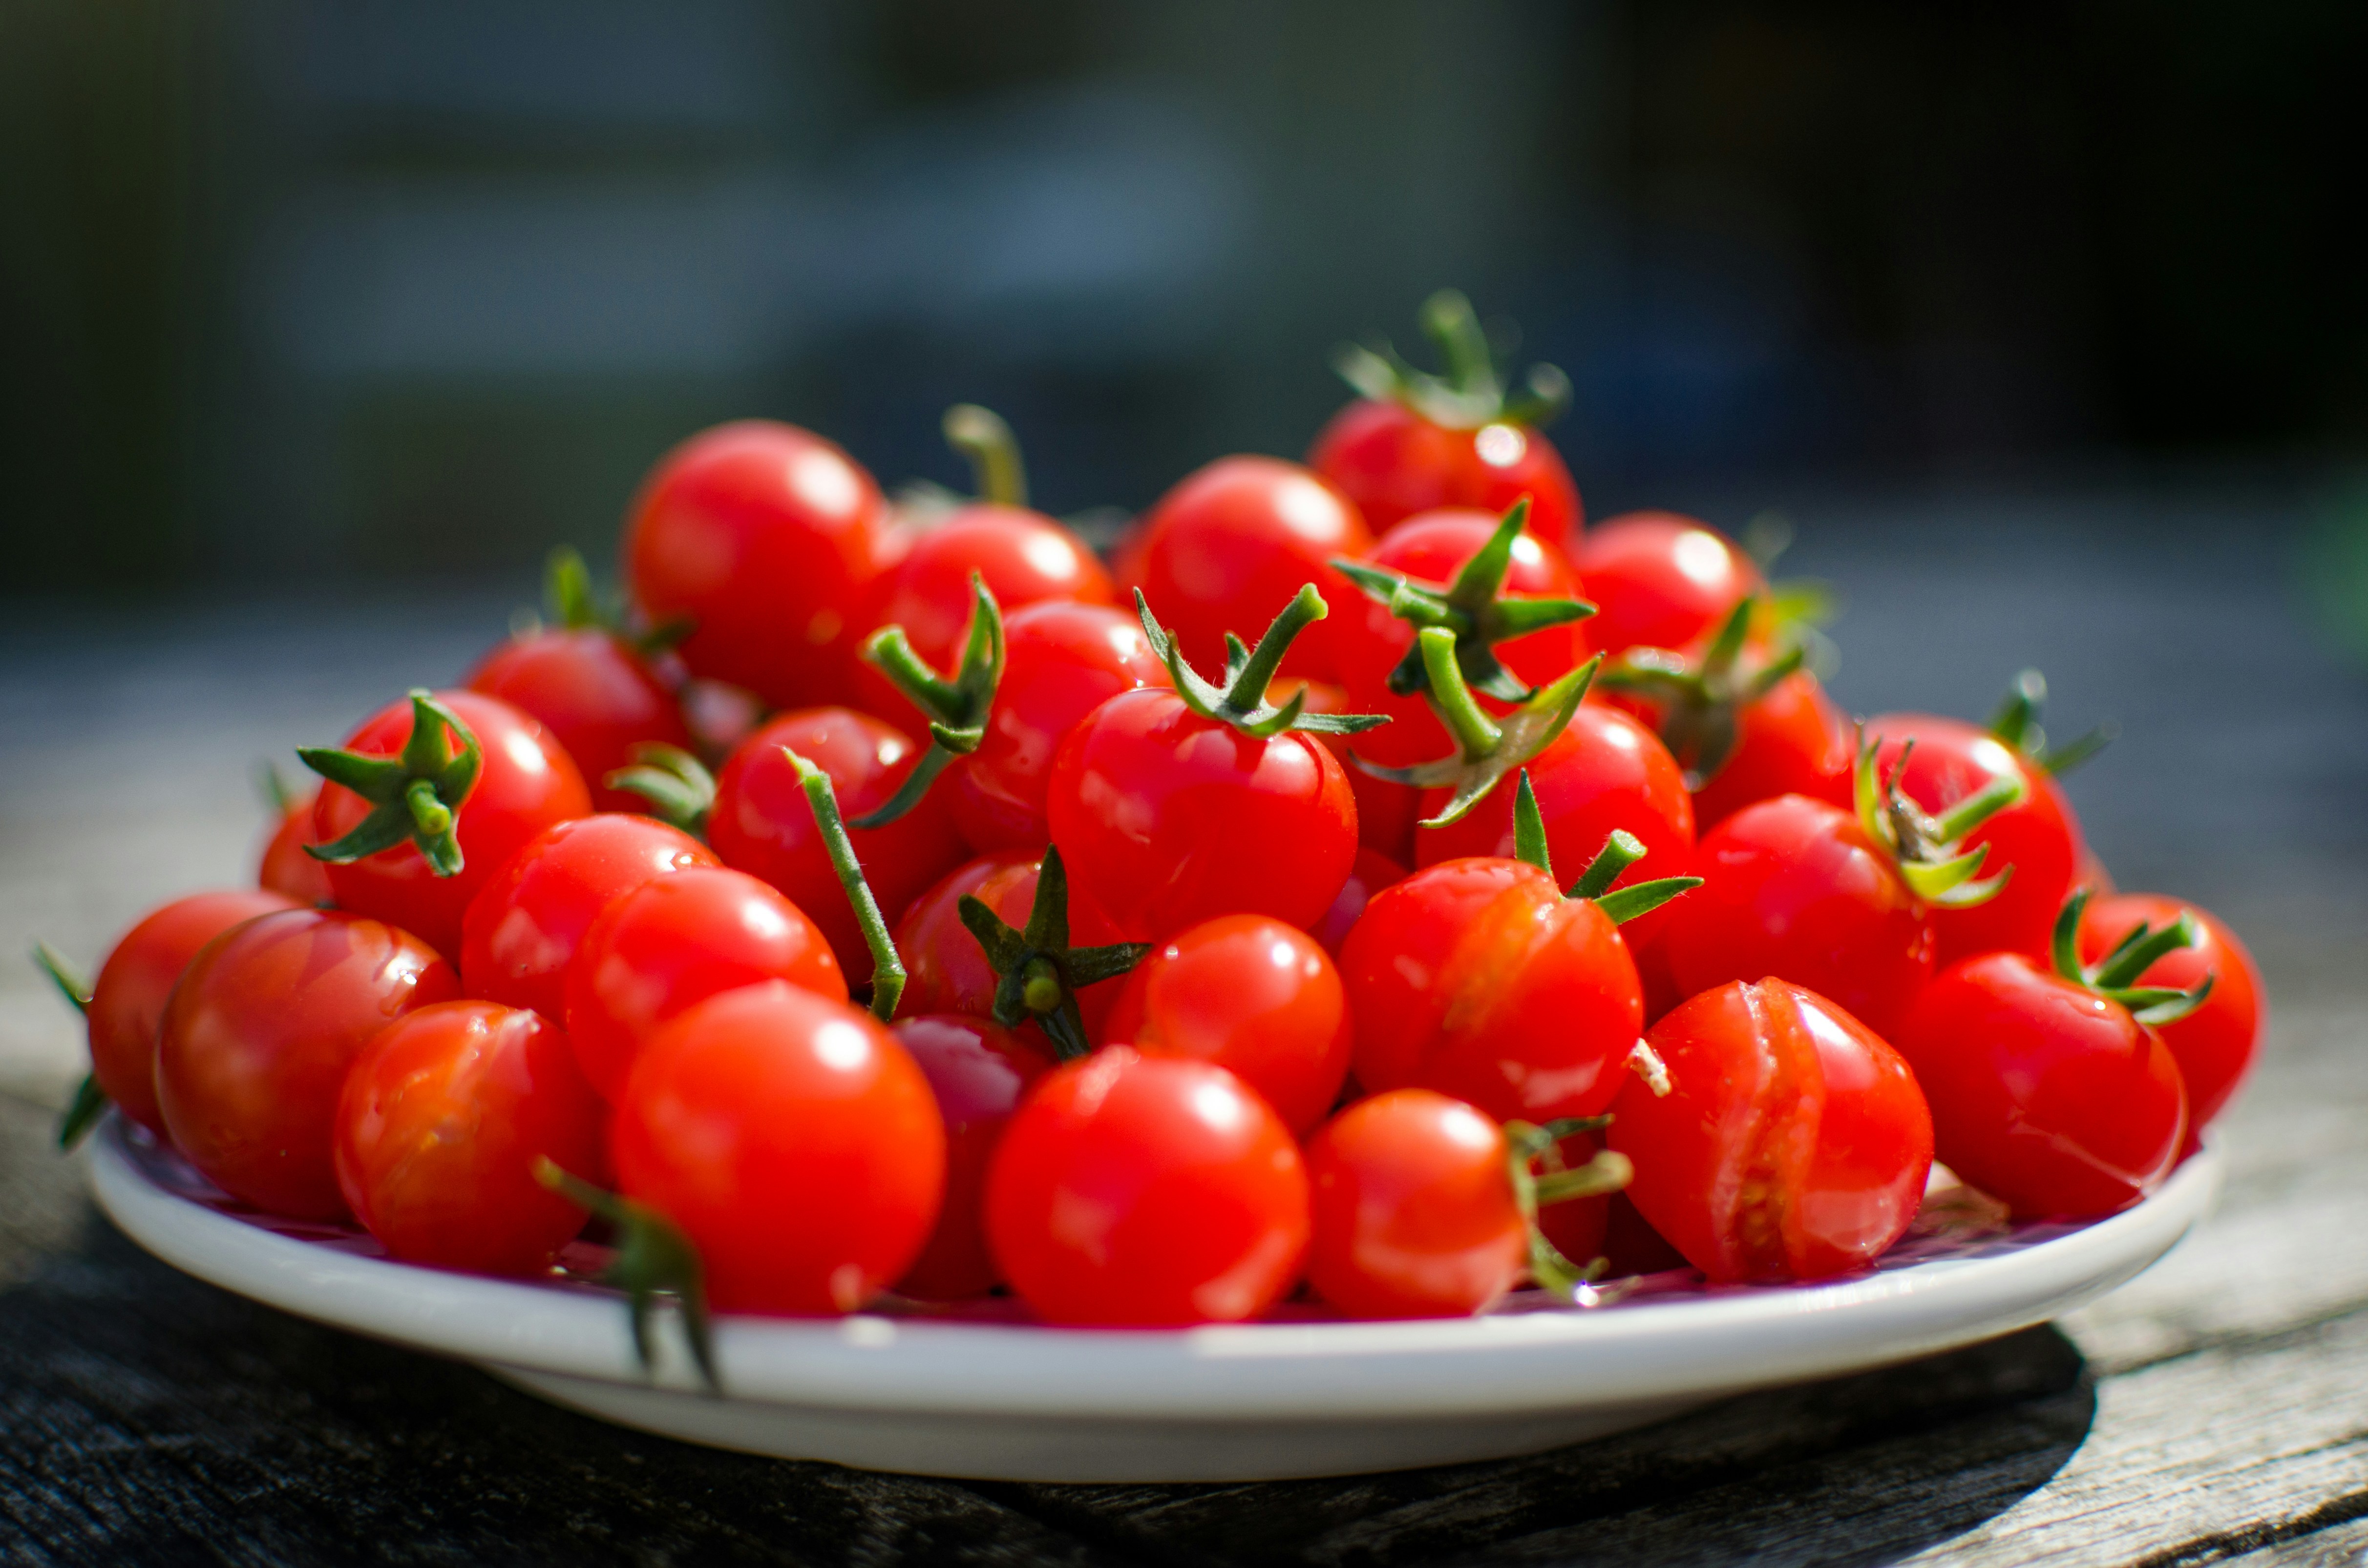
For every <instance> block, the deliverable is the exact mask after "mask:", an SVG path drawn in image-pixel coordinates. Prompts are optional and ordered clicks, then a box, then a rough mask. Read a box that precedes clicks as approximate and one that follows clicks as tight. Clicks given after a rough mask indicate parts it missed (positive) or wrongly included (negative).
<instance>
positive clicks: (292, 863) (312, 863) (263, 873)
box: [255, 790, 336, 904]
mask: <svg viewBox="0 0 2368 1568" xmlns="http://www.w3.org/2000/svg"><path fill="white" fill-rule="evenodd" d="M318 794H319V791H318V790H307V791H306V792H305V793H303V794H302V795H300V796H297V797H296V798H294V799H292V800H290V801H289V802H288V807H287V809H286V810H285V811H283V812H280V814H279V824H278V825H277V826H275V827H274V828H273V829H272V830H271V836H270V837H269V838H268V839H267V840H265V841H264V845H263V854H262V857H261V858H259V859H258V860H257V861H256V867H255V885H256V886H257V887H259V888H262V889H264V890H265V891H267V892H276V893H279V894H280V895H281V896H282V897H285V898H290V899H293V900H295V901H296V902H297V903H311V904H326V903H335V902H336V893H334V892H331V891H330V889H329V869H328V868H327V867H326V866H324V865H323V864H321V862H319V861H318V860H315V859H313V857H311V856H310V855H307V854H305V853H304V846H306V845H308V844H317V843H319V842H320V840H319V839H317V838H315V837H313V801H314V800H315V799H316V798H317V797H318Z"/></svg>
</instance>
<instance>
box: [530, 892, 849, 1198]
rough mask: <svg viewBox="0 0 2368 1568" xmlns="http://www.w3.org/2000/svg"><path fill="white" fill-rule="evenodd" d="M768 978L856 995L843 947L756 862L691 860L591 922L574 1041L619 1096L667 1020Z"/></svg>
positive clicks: (572, 990) (573, 1006)
mask: <svg viewBox="0 0 2368 1568" xmlns="http://www.w3.org/2000/svg"><path fill="white" fill-rule="evenodd" d="M766 980H786V981H788V982H789V983H791V984H792V985H795V986H798V987H800V988H801V989H803V990H806V991H811V992H813V993H814V994H815V995H817V996H826V997H828V998H829V999H830V1000H832V1001H834V1002H844V1001H846V1000H847V975H846V973H845V971H842V970H841V969H840V968H839V967H838V959H837V956H836V955H834V954H833V953H832V952H831V950H830V943H829V942H828V941H827V940H826V939H825V937H823V934H822V931H821V928H820V927H818V926H815V925H814V922H813V921H811V920H809V919H807V918H806V916H805V915H804V913H803V911H801V910H800V909H799V908H798V906H797V905H796V904H794V903H791V902H790V901H789V900H788V899H786V898H783V897H782V896H781V895H780V893H779V892H775V891H774V890H773V889H772V887H771V886H769V885H768V884H767V883H765V882H761V881H757V879H756V878H754V877H752V876H750V875H748V874H747V873H746V871H734V870H730V869H725V868H723V867H721V866H713V867H711V866H691V867H688V868H686V869H682V870H678V871H674V872H671V873H669V874H667V875H666V876H662V877H657V878H655V879H653V880H652V881H647V882H644V883H643V884H642V886H640V887H639V888H636V889H634V890H633V891H632V892H628V893H626V894H625V895H624V896H622V897H620V898H618V899H615V900H613V901H612V902H611V903H609V906H608V907H607V908H605V909H603V910H602V911H601V912H600V915H599V917H598V919H596V920H594V921H593V922H592V924H591V926H589V927H588V928H586V931H585V933H584V937H583V940H582V941H581V942H580V943H578V944H577V946H576V949H575V960H573V961H572V962H570V963H569V964H568V966H567V977H566V983H565V986H564V991H565V994H566V999H567V1008H566V1012H567V1039H568V1043H569V1044H571V1045H572V1046H574V1047H575V1061H576V1064H577V1065H578V1066H580V1067H581V1068H582V1069H583V1070H584V1075H585V1077H586V1078H587V1079H588V1080H590V1082H591V1085H592V1086H593V1088H595V1089H596V1090H598V1092H599V1093H600V1094H601V1096H603V1097H605V1098H608V1099H611V1100H613V1099H615V1098H616V1097H617V1096H619V1095H620V1094H621V1093H623V1091H624V1087H625V1078H626V1075H627V1074H629V1073H630V1072H632V1065H633V1059H634V1057H636V1056H637V1055H639V1054H640V1052H641V1049H642V1046H643V1042H645V1041H646V1040H648V1039H649V1038H650V1037H651V1036H652V1035H654V1034H655V1033H656V1032H657V1031H658V1029H659V1028H661V1027H662V1026H663V1025H665V1024H666V1023H669V1022H671V1021H672V1020H673V1019H674V1018H676V1017H679V1016H680V1015H681V1014H682V1013H684V1012H686V1011H688V1010H689V1008H691V1007H692V1006H696V1005H697V1004H699V1003H701V1002H704V1001H706V1000H707V999H708V998H709V997H710V996H713V995H716V994H720V993H722V992H725V991H733V990H736V989H738V988H739V987H741V986H743V985H754V984H757V983H758V982H760V981H766ZM562 1163H563V1164H564V1162H562ZM569 1168H570V1169H574V1168H575V1167H572V1166H571V1167H569Z"/></svg>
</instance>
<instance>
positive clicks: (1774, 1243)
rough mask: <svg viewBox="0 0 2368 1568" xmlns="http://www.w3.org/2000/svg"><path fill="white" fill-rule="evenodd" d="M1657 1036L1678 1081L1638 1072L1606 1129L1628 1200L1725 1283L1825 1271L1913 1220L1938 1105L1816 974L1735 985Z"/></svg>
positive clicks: (1841, 1267)
mask: <svg viewBox="0 0 2368 1568" xmlns="http://www.w3.org/2000/svg"><path fill="white" fill-rule="evenodd" d="M1646 1040H1647V1041H1648V1042H1649V1043H1650V1044H1651V1046H1652V1048H1653V1050H1654V1051H1656V1052H1657V1053H1658V1054H1659V1056H1660V1058H1661V1061H1662V1062H1663V1063H1664V1064H1665V1065H1666V1066H1667V1067H1668V1079H1669V1085H1670V1088H1669V1092H1668V1094H1667V1095H1656V1094H1654V1093H1653V1092H1652V1088H1651V1086H1650V1085H1647V1084H1646V1083H1645V1081H1644V1080H1643V1079H1642V1078H1638V1077H1634V1076H1632V1077H1631V1078H1630V1080H1629V1082H1628V1083H1627V1085H1625V1086H1624V1087H1623V1088H1622V1090H1621V1093H1620V1098H1619V1100H1618V1101H1617V1102H1616V1104H1615V1105H1614V1106H1613V1108H1612V1122H1611V1130H1610V1132H1609V1133H1608V1135H1607V1136H1608V1137H1609V1140H1610V1142H1611V1147H1612V1148H1613V1149H1615V1150H1617V1151H1618V1152H1619V1153H1622V1154H1625V1155H1627V1156H1628V1158H1629V1160H1630V1161H1631V1162H1632V1163H1633V1164H1634V1166H1635V1176H1634V1178H1633V1179H1632V1180H1631V1181H1630V1183H1629V1186H1628V1188H1627V1196H1628V1198H1629V1199H1630V1201H1632V1202H1633V1203H1634V1205H1635V1206H1636V1209H1637V1210H1638V1212H1640V1213H1642V1214H1643V1215H1644V1217H1645V1219H1646V1220H1648V1221H1651V1222H1652V1228H1653V1229H1654V1230H1655V1231H1656V1232H1658V1233H1660V1234H1661V1235H1663V1236H1665V1237H1667V1238H1668V1240H1669V1241H1670V1242H1671V1243H1672V1244H1675V1245H1676V1247H1677V1249H1678V1250H1679V1252H1681V1253H1683V1254H1684V1255H1685V1257H1686V1260H1687V1261H1688V1262H1690V1263H1691V1264H1692V1265H1693V1266H1694V1267H1696V1268H1699V1269H1701V1270H1702V1272H1703V1273H1704V1274H1706V1275H1708V1276H1709V1277H1710V1278H1712V1279H1713V1281H1719V1282H1725V1281H1732V1280H1744V1279H1820V1278H1826V1277H1827V1276H1829V1275H1835V1274H1846V1273H1849V1272H1850V1270H1852V1269H1855V1268H1861V1267H1865V1266H1866V1265H1867V1264H1869V1263H1872V1262H1873V1260H1874V1259H1875V1258H1877V1257H1880V1256H1882V1255H1883V1254H1884V1251H1886V1250H1887V1249H1888V1248H1889V1247H1890V1246H1891V1244H1893V1243H1894V1242H1896V1241H1897V1240H1898V1239H1899V1238H1900V1237H1901V1236H1902V1235H1905V1234H1906V1233H1907V1226H1908V1224H1909V1222H1910V1221H1913V1220H1914V1219H1915V1218H1916V1210H1917V1208H1918V1206H1919V1205H1920V1204H1921V1203H1922V1202H1923V1200H1924V1179H1925V1176H1926V1175H1927V1174H1928V1173H1929V1172H1930V1169H1931V1165H1932V1123H1933V1115H1934V1110H1933V1109H1932V1108H1928V1107H1927V1106H1926V1104H1925V1097H1924V1092H1923V1091H1922V1090H1920V1089H1919V1088H1918V1074H1913V1073H1910V1072H1909V1071H1908V1067H1907V1062H1903V1061H1902V1060H1901V1059H1900V1054H1899V1052H1897V1051H1894V1050H1893V1049H1892V1048H1891V1047H1890V1046H1889V1045H1888V1044H1887V1043H1885V1042H1884V1040H1882V1039H1881V1038H1880V1037H1879V1036H1877V1035H1876V1034H1875V1033H1874V1032H1873V1030H1872V1029H1869V1028H1867V1027H1866V1026H1865V1025H1864V1024H1862V1023H1861V1022H1860V1021H1859V1020H1858V1019H1856V1018H1854V1017H1851V1016H1850V1014H1849V1013H1848V1012H1847V1011H1845V1010H1844V1009H1843V1008H1840V1007H1838V1006H1835V1005H1834V1004H1833V1003H1832V1002H1830V1001H1827V999H1826V998H1825V997H1822V996H1820V995H1818V994H1816V992H1814V991H1811V990H1808V989H1807V988H1805V987H1803V986H1799V985H1793V984H1790V983H1786V982H1784V981H1781V980H1765V981H1760V982H1758V983H1745V982H1736V983H1731V984H1726V985H1722V986H1720V987H1719V988H1717V989H1716V990H1713V991H1706V992H1704V993H1702V994H1700V995H1698V996H1695V997H1693V998H1692V999H1691V1001H1688V1002H1686V1003H1685V1004H1684V1005H1683V1006H1679V1008H1678V1009H1677V1010H1676V1011H1674V1012H1672V1013H1671V1014H1669V1016H1668V1017H1665V1018H1663V1019H1662V1020H1661V1021H1660V1022H1659V1023H1657V1024H1655V1025H1654V1026H1653V1030H1652V1033H1651V1034H1650V1035H1648V1036H1646ZM1927 1087H1930V1085H1927ZM1933 1093H1934V1096H1935V1098H1936V1099H1938V1098H1939V1097H1940V1093H1941V1092H1940V1091H1939V1090H1938V1089H1934V1090H1933ZM1942 1157H1943V1158H1946V1155H1945V1154H1944V1155H1943V1156H1942Z"/></svg>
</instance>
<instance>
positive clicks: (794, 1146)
mask: <svg viewBox="0 0 2368 1568" xmlns="http://www.w3.org/2000/svg"><path fill="white" fill-rule="evenodd" d="M609 1156H610V1160H611V1162H612V1165H613V1167H614V1169H615V1171H616V1175H617V1185H618V1188H619V1190H620V1191H621V1192H622V1193H623V1194H624V1195H625V1196H626V1197H627V1198H630V1199H633V1200H634V1201H635V1202H638V1203H642V1204H645V1205H647V1206H648V1207H650V1208H652V1209H655V1210H657V1211H658V1212H659V1213H661V1214H663V1215H665V1216H666V1218H667V1219H668V1220H670V1221H673V1222H674V1223H675V1224H676V1225H677V1226H678V1227H680V1229H681V1230H682V1231H683V1232H684V1233H685V1234H687V1235H688V1236H689V1238H690V1241H691V1244H693V1245H694V1246H696V1247H697V1248H698V1249H699V1254H700V1260H701V1262H702V1263H703V1265H704V1266H705V1269H706V1282H707V1295H708V1301H710V1303H711V1304H712V1305H713V1306H714V1308H715V1309H716V1310H717V1311H718V1312H763V1313H770V1314H774V1315H781V1316H811V1315H837V1314H842V1313H846V1312H854V1311H855V1310H856V1309H858V1308H859V1307H861V1306H862V1305H863V1304H864V1303H865V1302H866V1301H870V1300H871V1298H872V1297H873V1296H875V1295H877V1294H878V1293H879V1292H880V1291H881V1290H882V1289H883V1288H885V1287H886V1286H888V1285H889V1284H891V1283H892V1282H894V1280H896V1279H897V1278H901V1277H902V1276H903V1275H904V1273H905V1270H906V1269H908V1268H910V1267H912V1265H913V1260H914V1259H915V1258H916V1257H918V1256H920V1253H921V1248H922V1246H923V1244H925V1243H927V1242H928V1238H929V1233H930V1231H931V1230H932V1229H933V1228H934V1227H935V1225H936V1224H937V1220H938V1208H939V1202H940V1201H941V1199H942V1197H943V1195H944V1191H945V1181H946V1132H945V1124H944V1122H943V1121H942V1119H940V1118H939V1115H938V1107H937V1100H936V1098H935V1097H934V1096H932V1095H931V1094H930V1092H929V1081H928V1078H926V1077H924V1076H923V1075H922V1073H921V1069H920V1068H919V1067H918V1066H916V1064H915V1063H914V1061H913V1058H912V1056H911V1054H910V1053H908V1052H907V1051H905V1048H904V1047H903V1046H901V1045H899V1044H898V1043H897V1042H896V1039H895V1037H894V1035H891V1034H890V1033H889V1032H888V1031H887V1030H886V1029H885V1028H882V1026H881V1024H880V1023H879V1021H878V1020H877V1019H875V1018H873V1017H871V1015H870V1014H869V1013H863V1012H859V1011H857V1010H856V1009H855V1008H852V1007H849V1006H846V1005H844V1004H842V1003H838V1002H833V1001H831V1000H829V999H827V998H825V997H822V996H817V995H815V994H814V993H812V992H810V991H802V990H800V989H798V988H797V987H796V986H793V985H790V984H788V983H784V982H781V981H768V982H767V983H763V984H760V985H748V986H743V987H741V988H740V989H739V990H736V991H727V992H725V993H723V994H722V995H719V996H712V997H710V998H708V1000H706V1001H704V1002H701V1003H700V1004H699V1005H698V1006H695V1007H693V1008H691V1009H690V1010H689V1011H688V1012H686V1013H684V1014H682V1015H681V1016H680V1017H677V1018H676V1019H675V1020H674V1021H673V1022H672V1023H670V1024H668V1025H666V1027H665V1028H662V1029H660V1030H659V1031H658V1033H657V1034H656V1036H655V1038H654V1039H652V1040H650V1042H649V1044H648V1045H647V1046H646V1047H644V1048H643V1051H642V1054H641V1057H640V1059H639V1060H637V1061H636V1062H634V1063H633V1070H632V1076H631V1077H629V1078H628V1079H627V1080H626V1083H625V1092H624V1095H623V1096H622V1097H621V1098H620V1100H619V1101H618V1104H617V1112H616V1119H615V1120H614V1121H613V1122H612V1123H611V1124H610V1127H609Z"/></svg>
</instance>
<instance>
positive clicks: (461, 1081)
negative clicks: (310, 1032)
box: [336, 1002, 603, 1274]
mask: <svg viewBox="0 0 2368 1568" xmlns="http://www.w3.org/2000/svg"><path fill="white" fill-rule="evenodd" d="M602 1120H603V1108H602V1107H601V1104H600V1100H599V1097H598V1096H596V1095H595V1094H593V1092H592V1088H591V1085H588V1084H586V1083H585V1081H584V1074H582V1073H580V1072H578V1071H577V1070H576V1067H575V1056H574V1054H573V1053H572V1052H571V1051H569V1050H568V1049H567V1037H566V1036H565V1035H564V1034H562V1033H560V1031H559V1027H558V1026H557V1025H556V1024H553V1023H552V1022H550V1021H549V1020H548V1019H546V1018H544V1017H542V1016H541V1014H539V1013H533V1012H529V1011H528V1010H526V1009H524V1008H521V1007H505V1006H501V1005H500V1004H498V1003H494V1002H440V1003H438V1004H437V1005H435V1006H429V1007H421V1008H418V1009H417V1010H416V1011H414V1012H410V1013H406V1014H405V1015H404V1016H403V1017H400V1018H398V1019H396V1020H395V1021H394V1022H393V1023H392V1024H389V1025H387V1026H386V1028H382V1029H381V1030H380V1031H379V1032H378V1034H377V1036H376V1037H375V1038H374V1039H372V1040H370V1043H369V1045H367V1046H365V1047H364V1048H363V1050H362V1052H361V1054H360V1056H359V1057H358V1058H356V1059H355V1062H354V1065H353V1070H352V1071H351V1072H350V1073H348V1074H347V1076H346V1085H345V1089H344V1091H343V1093H342V1095H341V1096H340V1097H339V1098H338V1101H337V1111H336V1172H337V1187H338V1190H339V1191H341V1192H342V1193H344V1194H345V1199H346V1206H347V1208H349V1209H351V1210H353V1211H354V1218H356V1219H358V1220H359V1221H361V1222H362V1228H363V1229H364V1230H367V1231H368V1232H370V1234H371V1235H373V1236H375V1237H377V1238H378V1241H379V1244H381V1246H383V1247H385V1248H386V1250H387V1252H388V1254H389V1255H390V1256H394V1257H398V1258H401V1259H403V1260H404V1262H406V1263H425V1264H432V1265H434V1266H435V1267H439V1268H466V1269H471V1270H474V1271H476V1272H479V1273H484V1274H532V1273H535V1272H536V1271H538V1270H540V1269H542V1268H545V1267H549V1266H550V1263H551V1260H552V1258H553V1257H554V1256H557V1255H558V1252H559V1249H560V1248H561V1247H563V1246H565V1245H566V1244H568V1243H569V1242H570V1241H572V1240H574V1239H575V1233H577V1232H578V1231H580V1230H582V1229H583V1228H584V1210H581V1209H579V1208H577V1207H576V1206H575V1204H573V1203H570V1202H569V1201H568V1200H567V1199H564V1198H562V1197H560V1196H558V1195H557V1194H556V1193H552V1192H550V1191H547V1190H545V1189H544V1188H543V1187H542V1186H541V1184H540V1183H539V1182H537V1181H536V1180H535V1176H534V1170H535V1162H536V1161H537V1160H538V1159H549V1160H551V1161H552V1162H554V1163H555V1164H557V1165H559V1166H560V1167H561V1168H562V1169H563V1170H567V1171H575V1172H591V1171H598V1169H600V1167H601V1133H602V1126H601V1123H602Z"/></svg>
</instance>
